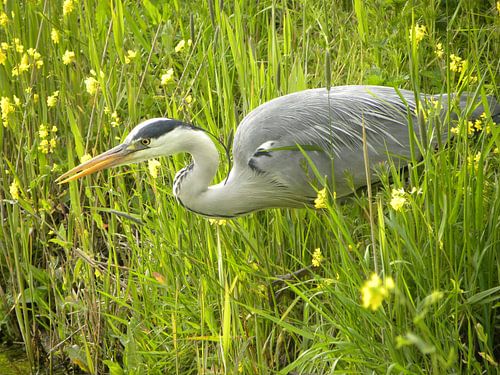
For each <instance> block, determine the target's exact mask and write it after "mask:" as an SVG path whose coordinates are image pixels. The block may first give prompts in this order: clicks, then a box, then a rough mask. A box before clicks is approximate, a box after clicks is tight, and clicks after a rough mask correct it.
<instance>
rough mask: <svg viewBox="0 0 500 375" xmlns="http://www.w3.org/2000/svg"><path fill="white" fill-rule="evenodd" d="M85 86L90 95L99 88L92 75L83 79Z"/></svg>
mask: <svg viewBox="0 0 500 375" xmlns="http://www.w3.org/2000/svg"><path fill="white" fill-rule="evenodd" d="M85 88H86V90H87V92H88V93H89V94H90V95H94V94H95V93H96V92H97V90H98V89H99V82H98V81H97V80H96V79H95V78H94V77H88V78H86V79H85Z"/></svg>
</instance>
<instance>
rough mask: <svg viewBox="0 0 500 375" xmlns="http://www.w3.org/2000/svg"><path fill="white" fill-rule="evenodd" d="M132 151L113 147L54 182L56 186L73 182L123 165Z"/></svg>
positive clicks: (125, 146) (124, 146) (124, 145)
mask: <svg viewBox="0 0 500 375" xmlns="http://www.w3.org/2000/svg"><path fill="white" fill-rule="evenodd" d="M132 152H134V150H132V149H129V148H128V147H127V145H126V144H121V145H118V146H116V147H113V148H112V149H111V150H108V151H106V152H103V153H102V154H100V155H97V156H96V157H95V158H92V159H90V160H88V161H86V162H84V163H81V164H80V165H77V166H76V167H74V168H72V169H70V170H69V171H67V172H66V173H64V174H63V175H61V176H59V177H58V178H57V180H56V182H57V183H58V184H64V183H66V182H70V181H74V180H77V179H79V178H82V177H84V176H87V175H89V174H92V173H94V172H97V171H101V170H103V169H106V168H110V167H114V166H117V165H120V164H125V163H127V162H129V161H130V157H129V155H130V154H131V153H132Z"/></svg>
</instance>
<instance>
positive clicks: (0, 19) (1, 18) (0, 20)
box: [0, 12, 9, 26]
mask: <svg viewBox="0 0 500 375" xmlns="http://www.w3.org/2000/svg"><path fill="white" fill-rule="evenodd" d="M8 23H9V17H8V16H7V14H5V12H0V26H5V25H7V24H8Z"/></svg>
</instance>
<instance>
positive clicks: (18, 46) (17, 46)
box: [13, 38, 24, 53]
mask: <svg viewBox="0 0 500 375" xmlns="http://www.w3.org/2000/svg"><path fill="white" fill-rule="evenodd" d="M13 46H14V48H15V50H16V52H19V53H23V52H24V46H23V45H22V44H21V40H20V39H19V38H14V43H13Z"/></svg>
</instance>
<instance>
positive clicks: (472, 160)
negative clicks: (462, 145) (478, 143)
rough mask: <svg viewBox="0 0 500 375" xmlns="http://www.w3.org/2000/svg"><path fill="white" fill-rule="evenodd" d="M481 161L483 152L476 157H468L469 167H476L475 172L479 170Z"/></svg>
mask: <svg viewBox="0 0 500 375" xmlns="http://www.w3.org/2000/svg"><path fill="white" fill-rule="evenodd" d="M480 160H481V152H478V153H477V154H476V155H474V156H467V164H468V166H469V167H474V170H475V171H476V172H477V170H478V169H479V161H480Z"/></svg>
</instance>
